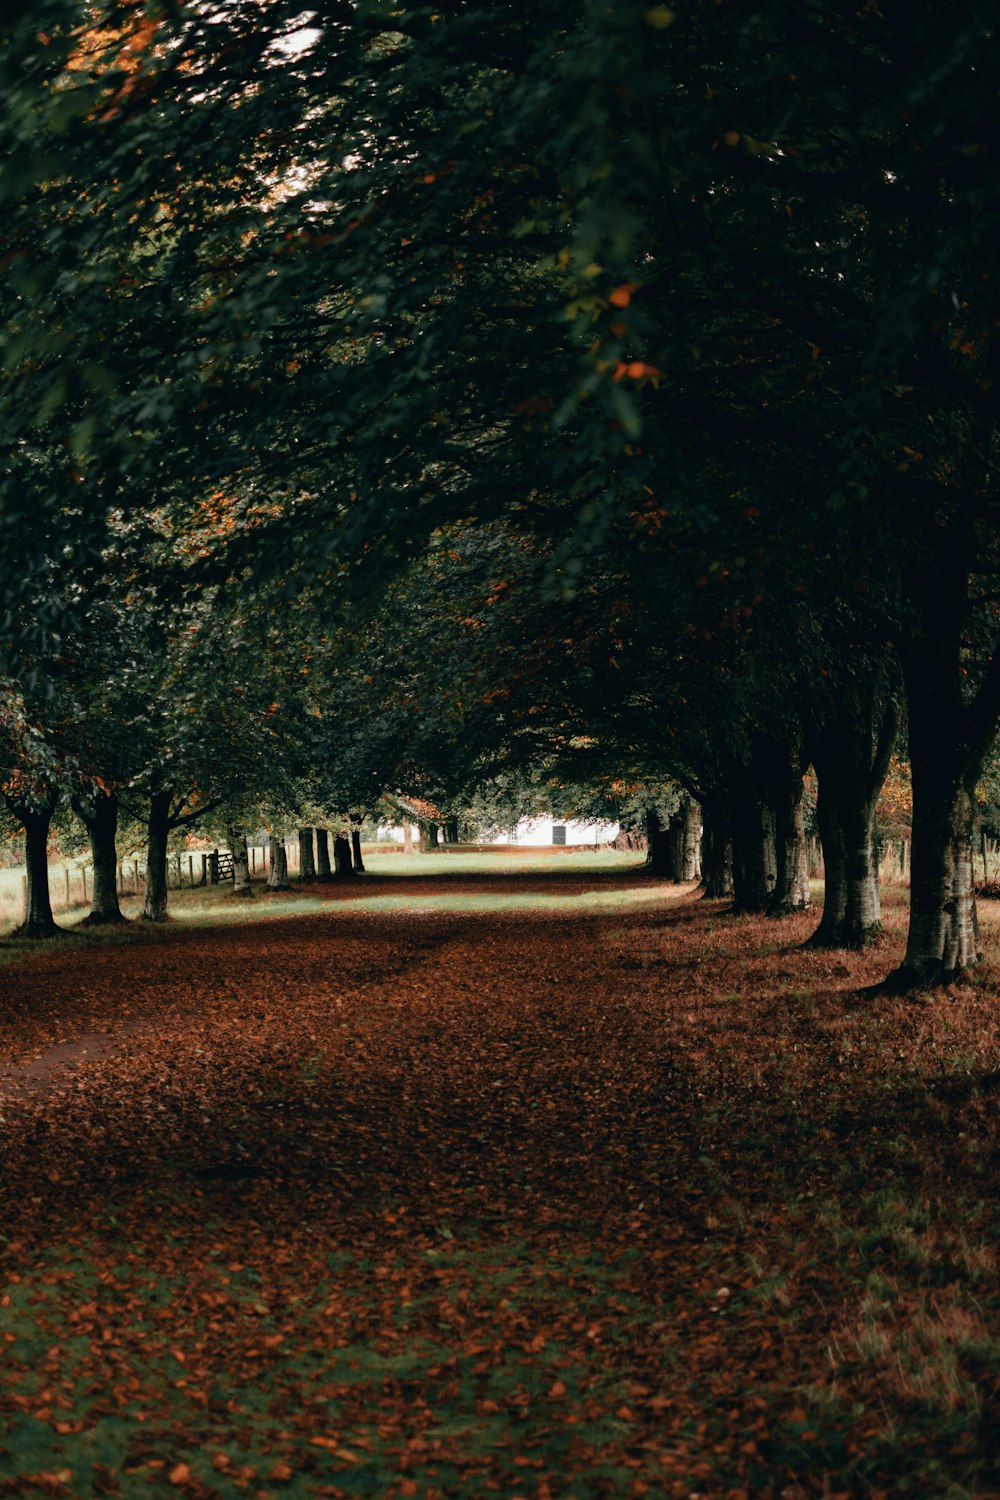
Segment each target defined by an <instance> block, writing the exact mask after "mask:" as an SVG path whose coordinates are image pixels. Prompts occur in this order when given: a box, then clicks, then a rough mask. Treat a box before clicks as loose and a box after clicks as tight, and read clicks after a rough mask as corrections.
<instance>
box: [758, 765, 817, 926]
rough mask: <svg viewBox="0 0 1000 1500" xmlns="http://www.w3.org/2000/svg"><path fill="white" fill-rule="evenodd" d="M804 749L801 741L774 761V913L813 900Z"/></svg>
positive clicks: (782, 913) (771, 907) (783, 912)
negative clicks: (806, 814)
mask: <svg viewBox="0 0 1000 1500" xmlns="http://www.w3.org/2000/svg"><path fill="white" fill-rule="evenodd" d="M803 770H804V767H803V764H802V751H801V747H800V745H799V744H798V743H793V744H791V745H790V746H789V747H788V754H787V756H786V757H784V758H783V759H782V758H781V757H780V756H776V757H775V760H774V763H773V772H774V774H773V777H772V786H771V804H772V807H773V809H774V848H775V856H776V863H777V869H776V872H775V883H774V890H773V891H772V892H771V899H770V902H769V904H768V912H769V914H770V915H771V916H772V917H781V916H787V915H789V914H790V913H791V912H796V911H805V910H806V909H807V907H808V906H809V905H810V900H809V850H808V848H807V845H806V825H805V811H804V808H803V805H802V799H803V793H804V788H803V783H802V774H803Z"/></svg>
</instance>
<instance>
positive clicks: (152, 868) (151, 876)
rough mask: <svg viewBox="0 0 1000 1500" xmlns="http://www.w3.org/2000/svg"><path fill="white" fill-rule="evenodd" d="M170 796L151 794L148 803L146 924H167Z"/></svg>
mask: <svg viewBox="0 0 1000 1500" xmlns="http://www.w3.org/2000/svg"><path fill="white" fill-rule="evenodd" d="M172 795H173V794H172V793H171V792H154V793H153V795H152V796H151V797H150V799H149V821H148V823H147V825H146V901H145V904H144V906H143V908H142V915H143V918H144V920H145V921H147V922H165V921H166V920H167V838H168V837H169V834H170V802H171V798H172Z"/></svg>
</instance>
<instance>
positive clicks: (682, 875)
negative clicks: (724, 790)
mask: <svg viewBox="0 0 1000 1500" xmlns="http://www.w3.org/2000/svg"><path fill="white" fill-rule="evenodd" d="M677 823H678V827H679V835H678V840H677V845H676V855H675V859H676V865H675V868H676V871H677V879H678V880H680V881H683V882H685V883H686V882H688V881H691V880H700V879H701V808H700V807H699V806H698V804H697V802H696V801H695V800H694V798H693V797H685V798H684V800H683V802H682V803H681V810H680V812H679V814H678V816H677Z"/></svg>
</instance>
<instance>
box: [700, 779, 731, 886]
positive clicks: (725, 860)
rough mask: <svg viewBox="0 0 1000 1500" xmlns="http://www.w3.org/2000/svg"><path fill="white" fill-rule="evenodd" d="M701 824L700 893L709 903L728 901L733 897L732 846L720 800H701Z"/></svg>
mask: <svg viewBox="0 0 1000 1500" xmlns="http://www.w3.org/2000/svg"><path fill="white" fill-rule="evenodd" d="M701 825H702V826H701V871H702V874H701V880H702V886H703V887H704V890H703V894H704V895H705V897H706V898H707V899H708V900H712V901H716V900H725V899H728V898H729V897H731V896H732V894H733V846H732V842H731V840H730V836H729V820H728V818H727V817H726V814H725V811H724V807H723V804H722V801H721V799H718V798H708V797H706V798H704V799H703V801H702V805H701Z"/></svg>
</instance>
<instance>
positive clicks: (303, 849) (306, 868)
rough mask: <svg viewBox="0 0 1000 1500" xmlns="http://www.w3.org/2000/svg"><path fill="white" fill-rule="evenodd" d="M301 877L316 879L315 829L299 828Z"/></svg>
mask: <svg viewBox="0 0 1000 1500" xmlns="http://www.w3.org/2000/svg"><path fill="white" fill-rule="evenodd" d="M299 879H300V880H315V879H316V861H315V859H314V858H313V830H312V829H311V828H300V829H299Z"/></svg>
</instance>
